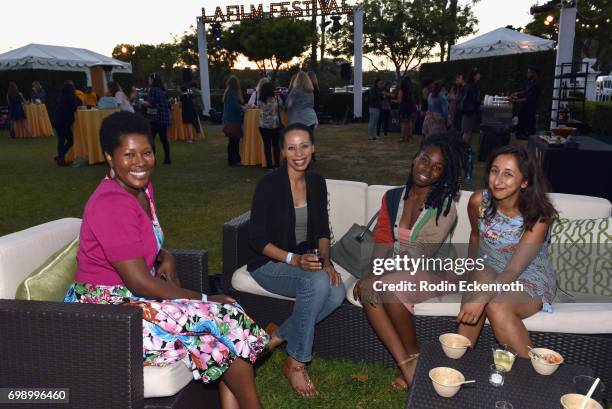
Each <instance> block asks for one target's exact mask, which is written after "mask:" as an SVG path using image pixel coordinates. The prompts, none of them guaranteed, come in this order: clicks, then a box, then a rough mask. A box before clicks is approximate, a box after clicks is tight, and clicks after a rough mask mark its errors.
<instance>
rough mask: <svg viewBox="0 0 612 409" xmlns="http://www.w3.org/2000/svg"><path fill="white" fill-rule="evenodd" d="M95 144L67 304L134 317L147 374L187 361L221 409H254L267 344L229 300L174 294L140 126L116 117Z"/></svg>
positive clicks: (148, 139) (144, 125)
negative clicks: (102, 169) (215, 391)
mask: <svg viewBox="0 0 612 409" xmlns="http://www.w3.org/2000/svg"><path fill="white" fill-rule="evenodd" d="M100 143H101V145H102V149H103V151H104V155H105V158H106V161H107V163H108V165H109V166H110V176H107V177H106V178H105V179H104V180H103V181H102V182H101V183H100V185H99V186H98V188H97V189H96V191H95V192H94V193H93V195H92V196H91V197H90V199H89V201H88V202H87V205H86V206H85V212H84V214H83V223H82V225H81V232H80V247H79V252H78V254H77V260H78V270H77V274H76V277H75V283H74V284H73V285H72V286H71V287H70V288H69V289H68V292H67V294H66V297H65V301H66V302H79V303H98V304H131V305H134V306H138V307H140V308H142V309H143V356H144V364H145V365H156V366H164V365H169V364H172V363H175V362H177V361H179V360H182V359H184V358H186V359H187V361H188V362H189V369H190V370H191V371H192V373H193V377H194V379H196V380H201V381H202V382H204V383H208V382H210V381H214V380H217V379H220V382H221V385H220V388H219V391H220V395H221V402H222V407H223V408H224V409H225V408H261V403H260V401H259V396H258V394H257V390H256V387H255V380H254V373H253V367H252V363H254V362H255V361H256V359H257V357H258V355H259V354H260V353H261V352H262V351H263V350H264V348H265V347H266V345H267V343H268V341H269V336H268V335H267V334H266V333H265V331H264V330H263V329H261V328H260V327H259V326H258V325H257V324H256V323H254V322H253V320H252V319H251V318H249V317H248V316H247V315H246V314H245V313H244V311H243V310H242V309H241V307H240V306H239V305H238V304H236V302H235V300H233V299H232V298H230V297H228V296H225V295H216V296H211V297H207V296H206V295H205V294H201V293H199V292H196V291H191V290H187V289H184V288H181V285H180V282H179V278H178V276H177V273H176V264H175V261H174V257H173V256H172V255H171V254H170V253H168V252H167V251H165V250H163V249H162V243H163V239H164V236H163V232H162V229H161V226H160V224H159V220H158V218H157V212H156V209H155V202H154V199H153V187H152V185H151V183H150V181H149V179H150V177H151V173H152V172H153V167H154V165H155V156H154V153H153V148H152V136H151V130H150V127H149V123H148V121H147V120H146V119H144V118H142V117H140V116H138V115H135V114H133V113H129V112H119V113H115V114H113V115H111V116H109V117H108V118H106V119H105V120H104V122H103V123H102V127H101V128H100Z"/></svg>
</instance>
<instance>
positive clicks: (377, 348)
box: [230, 290, 612, 401]
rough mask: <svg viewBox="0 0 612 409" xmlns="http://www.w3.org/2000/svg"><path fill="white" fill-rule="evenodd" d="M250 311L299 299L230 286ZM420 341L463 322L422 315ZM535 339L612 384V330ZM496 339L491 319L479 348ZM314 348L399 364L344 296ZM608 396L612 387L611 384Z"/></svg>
mask: <svg viewBox="0 0 612 409" xmlns="http://www.w3.org/2000/svg"><path fill="white" fill-rule="evenodd" d="M230 293H231V295H232V296H233V297H235V298H236V299H237V300H238V302H239V303H240V304H241V305H242V306H243V307H244V309H245V310H246V311H247V313H248V314H249V315H250V316H251V317H252V318H253V319H254V320H256V321H257V322H258V323H259V324H260V325H263V326H265V325H267V324H268V323H269V322H274V323H276V324H280V323H282V322H283V321H284V320H285V319H287V317H289V315H291V312H292V310H293V302H292V301H286V300H279V299H276V298H270V297H264V296H259V295H253V294H248V293H243V292H239V291H235V290H232V291H230ZM416 327H417V336H418V340H419V342H420V343H423V342H433V341H437V339H438V337H439V335H440V334H443V333H445V332H455V331H456V329H457V324H456V322H455V320H454V318H451V317H427V316H417V317H416ZM530 335H531V338H532V340H533V343H534V345H540V346H546V347H548V348H551V349H554V350H555V351H558V352H559V353H561V354H562V355H563V356H564V358H565V361H566V362H567V363H572V364H579V365H584V366H587V367H590V368H592V369H593V371H594V372H595V374H596V375H597V376H599V377H601V378H602V381H603V382H604V384H606V385H608V386H611V385H612V337H610V336H609V335H599V336H595V335H577V334H563V333H551V332H536V331H533V332H531V333H530ZM495 342H496V340H495V336H494V334H493V331H492V330H491V327H490V326H489V325H486V326H485V328H484V329H483V332H482V334H481V336H480V338H479V341H478V345H477V346H476V348H478V349H490V348H491V347H492V346H493V344H494V343H495ZM313 351H314V353H315V354H316V355H317V356H320V357H325V358H335V359H350V360H356V361H361V360H363V361H371V362H381V363H382V364H383V365H385V366H387V367H392V366H394V365H395V363H394V361H393V358H392V357H391V355H390V354H389V352H388V351H387V349H386V348H385V347H384V346H383V344H382V342H380V340H379V339H378V338H377V336H376V334H375V333H374V331H373V330H372V328H371V326H370V324H369V323H368V321H367V319H366V317H365V314H364V313H363V311H362V309H361V308H359V307H356V306H354V305H352V304H350V303H348V302H344V304H342V305H341V306H340V308H338V309H337V310H336V311H335V312H334V313H332V314H331V315H330V316H329V317H327V318H326V319H325V320H323V321H321V322H320V323H319V324H317V331H316V333H315V339H314V345H313ZM607 393H608V400H609V401H612V392H610V390H609V389H608V391H607Z"/></svg>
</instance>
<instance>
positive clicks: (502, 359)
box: [493, 344, 516, 372]
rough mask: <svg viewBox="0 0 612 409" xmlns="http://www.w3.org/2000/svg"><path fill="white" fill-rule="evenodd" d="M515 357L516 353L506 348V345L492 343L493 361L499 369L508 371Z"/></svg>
mask: <svg viewBox="0 0 612 409" xmlns="http://www.w3.org/2000/svg"><path fill="white" fill-rule="evenodd" d="M515 359H516V354H515V353H513V352H512V351H511V350H510V349H509V348H508V345H506V344H495V345H493V362H494V363H495V366H496V367H498V369H499V370H500V371H504V372H510V371H511V370H512V365H514V360H515Z"/></svg>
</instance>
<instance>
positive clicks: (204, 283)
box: [168, 249, 210, 294]
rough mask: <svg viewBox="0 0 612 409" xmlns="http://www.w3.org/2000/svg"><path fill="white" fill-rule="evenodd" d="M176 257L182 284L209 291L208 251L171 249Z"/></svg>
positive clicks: (190, 288)
mask: <svg viewBox="0 0 612 409" xmlns="http://www.w3.org/2000/svg"><path fill="white" fill-rule="evenodd" d="M168 251H169V252H170V253H172V255H173V256H174V258H175V259H176V269H177V271H178V275H179V279H180V280H181V286H182V287H183V288H187V289H189V290H193V291H198V292H201V293H207V294H208V292H209V290H210V288H209V283H208V253H207V252H206V251H203V250H187V249H169V250H168Z"/></svg>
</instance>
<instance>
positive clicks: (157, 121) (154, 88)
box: [143, 73, 172, 165]
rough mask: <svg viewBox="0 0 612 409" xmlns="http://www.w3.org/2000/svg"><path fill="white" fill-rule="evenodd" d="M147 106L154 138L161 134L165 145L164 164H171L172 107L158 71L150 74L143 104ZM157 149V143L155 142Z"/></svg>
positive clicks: (160, 137)
mask: <svg viewBox="0 0 612 409" xmlns="http://www.w3.org/2000/svg"><path fill="white" fill-rule="evenodd" d="M143 105H145V106H146V108H147V115H148V116H149V119H150V121H151V132H152V133H153V139H155V136H156V135H157V134H159V139H160V140H161V143H162V145H163V147H164V165H170V164H171V163H172V162H171V161H170V143H169V142H168V125H169V124H170V109H169V108H168V97H167V96H166V87H165V86H164V83H163V81H162V79H161V77H160V76H159V74H157V73H153V74H151V75H150V76H149V96H148V99H147V101H146V102H145V103H144V104H143ZM153 150H155V143H153Z"/></svg>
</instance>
